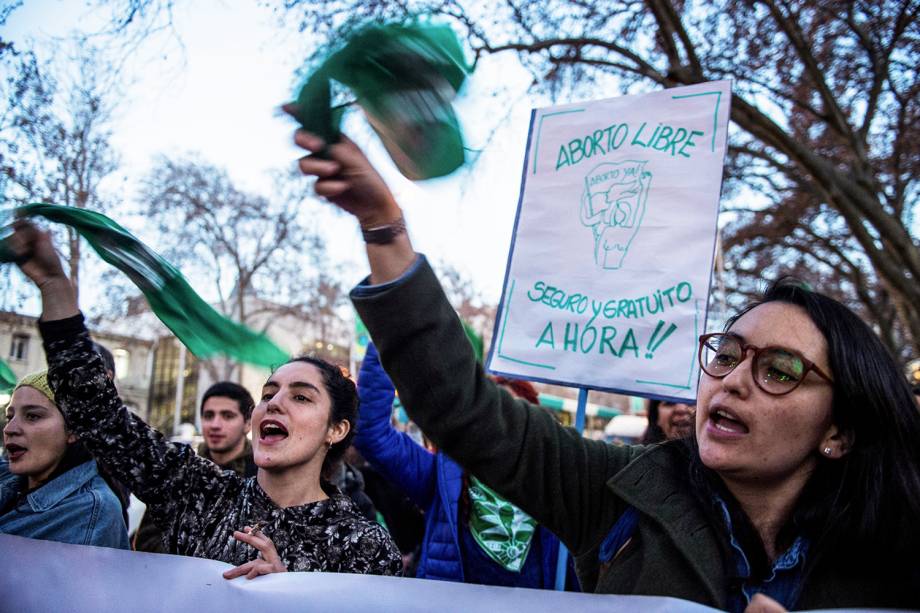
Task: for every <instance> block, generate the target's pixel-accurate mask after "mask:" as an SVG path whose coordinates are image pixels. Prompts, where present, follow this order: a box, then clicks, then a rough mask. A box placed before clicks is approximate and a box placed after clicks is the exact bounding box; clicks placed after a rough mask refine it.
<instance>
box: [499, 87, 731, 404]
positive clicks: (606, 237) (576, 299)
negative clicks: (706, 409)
mask: <svg viewBox="0 0 920 613" xmlns="http://www.w3.org/2000/svg"><path fill="white" fill-rule="evenodd" d="M730 106H731V88H730V82H729V81H716V82H712V83H702V84H699V85H692V86H690V87H681V88H675V89H668V90H664V91H658V92H653V93H650V94H644V95H637V96H625V97H620V98H612V99H608V100H600V101H595V102H589V103H584V104H567V105H563V106H555V107H547V108H543V109H535V110H534V111H533V113H532V115H531V123H530V134H529V137H528V143H527V154H526V157H525V162H524V171H523V178H522V184H521V196H520V200H519V203H518V212H517V218H516V220H515V226H514V236H513V239H512V244H511V251H510V254H509V258H508V267H507V270H506V273H505V284H504V289H503V292H502V300H501V304H500V307H499V311H498V316H497V318H496V326H495V333H494V337H493V342H492V349H491V351H490V355H489V369H490V370H491V371H493V372H496V373H501V374H506V375H511V376H516V377H523V378H527V379H532V380H538V381H546V382H550V383H562V384H568V385H575V386H580V387H586V388H592V389H604V390H610V391H618V392H623V393H629V394H636V395H642V396H649V397H659V398H670V399H674V400H694V399H695V398H696V386H697V381H698V378H699V376H698V366H697V363H696V351H697V338H698V337H699V335H700V334H702V333H703V331H704V326H705V321H706V307H707V303H708V297H709V282H710V276H711V271H712V265H713V254H714V248H715V239H716V229H717V226H716V222H717V217H718V209H719V193H720V188H721V179H722V165H723V161H724V156H725V149H726V133H727V128H728V118H729V110H730Z"/></svg>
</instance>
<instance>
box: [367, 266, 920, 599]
mask: <svg viewBox="0 0 920 613" xmlns="http://www.w3.org/2000/svg"><path fill="white" fill-rule="evenodd" d="M352 301H353V302H354V304H355V307H356V309H357V310H358V313H359V315H360V316H361V319H362V321H364V323H365V324H366V325H367V328H368V330H369V331H370V333H371V336H372V337H373V339H374V342H375V343H376V345H377V347H378V349H379V351H380V355H381V361H382V363H383V366H384V368H385V369H386V371H387V372H388V373H389V375H390V376H391V377H392V379H393V381H394V383H395V384H396V389H397V390H399V395H400V399H401V400H402V402H403V405H404V406H405V408H406V411H407V412H408V413H409V415H410V416H411V417H412V419H413V420H414V421H415V422H416V423H417V424H418V425H419V426H420V427H421V428H422V430H423V431H424V432H425V433H426V434H427V435H428V436H429V437H430V438H431V439H432V440H433V441H434V442H435V443H436V444H437V445H438V447H439V448H440V449H441V450H443V451H444V453H446V454H448V455H449V456H450V457H452V458H454V459H455V460H457V461H458V462H459V463H460V464H462V465H463V466H464V467H465V468H467V469H468V470H469V471H470V472H472V473H473V474H475V475H476V476H478V477H479V478H480V479H482V480H483V481H484V482H485V483H486V484H487V485H489V486H490V487H492V488H493V489H495V490H496V491H497V492H499V493H500V494H502V495H503V496H505V497H506V498H507V499H508V500H510V501H511V502H513V503H514V504H516V505H518V506H519V507H520V508H522V509H524V510H525V511H527V512H528V513H529V514H531V515H532V516H533V517H534V518H535V519H536V520H537V521H538V522H539V523H541V524H543V525H544V526H546V527H548V528H549V529H550V530H552V531H553V532H555V533H556V534H557V535H558V536H559V538H560V539H561V540H562V542H563V543H565V545H566V546H567V547H568V548H569V550H570V551H571V552H572V553H573V555H574V556H575V559H576V567H577V570H578V575H579V580H580V581H581V585H582V587H583V588H584V590H585V591H592V590H593V591H595V592H598V593H614V594H643V595H658V596H672V597H676V598H683V599H687V600H691V601H695V602H699V603H702V604H706V605H709V606H715V607H719V608H725V606H726V602H727V596H728V589H729V586H728V579H727V577H726V572H725V568H726V559H727V555H728V554H727V551H728V548H727V539H728V535H727V533H726V532H727V531H726V528H725V526H724V525H723V524H721V522H717V521H714V520H713V519H712V515H711V514H707V513H705V511H704V509H703V508H702V507H701V505H700V504H699V503H698V502H697V498H696V497H695V496H694V495H693V493H692V492H691V490H690V487H689V485H688V479H687V475H688V470H689V467H688V462H689V460H688V457H687V455H686V452H685V451H683V446H681V445H679V444H665V445H660V446H655V447H641V446H625V447H624V446H615V445H611V444H608V443H605V442H602V441H594V440H588V439H585V438H583V437H582V436H580V435H579V434H578V432H577V431H575V430H574V429H572V428H564V427H562V426H561V425H559V424H558V423H557V422H556V420H555V419H554V418H553V417H552V416H551V415H549V414H548V413H547V412H545V411H543V410H540V409H536V408H534V407H533V406H532V405H530V404H528V403H527V402H526V401H523V400H520V399H516V398H513V397H512V396H511V395H510V394H509V393H507V392H506V391H504V390H503V389H502V388H500V387H498V386H496V385H495V384H493V383H492V382H491V381H490V380H489V379H488V378H487V377H486V375H485V373H484V372H483V370H482V367H481V366H480V365H478V364H477V362H476V360H475V358H474V356H473V353H472V351H471V349H470V343H469V341H467V340H466V337H465V335H464V332H463V328H462V327H461V324H460V321H459V319H458V318H457V315H456V314H455V312H454V310H453V309H452V308H451V306H450V305H449V303H448V302H447V299H446V298H445V296H444V293H443V291H442V289H441V287H440V285H439V283H438V281H437V279H436V277H435V276H434V273H433V272H432V271H431V268H430V267H429V266H428V264H427V262H425V261H424V260H423V261H421V262H420V263H419V266H418V268H417V269H416V270H415V271H414V272H412V273H411V274H410V275H408V276H406V277H405V278H404V279H402V280H400V281H398V282H396V283H392V284H388V285H387V286H385V288H380V290H378V291H375V292H373V293H368V292H367V291H366V288H365V287H363V286H359V287H358V288H356V289H355V290H354V291H353V292H352ZM628 505H632V506H634V507H635V508H636V509H637V510H638V511H639V514H640V515H639V523H638V527H637V529H636V532H635V534H634V535H633V538H632V541H631V542H630V543H629V544H627V545H626V547H625V548H624V549H623V551H622V552H621V553H620V554H619V555H617V556H616V557H615V558H614V559H613V561H611V562H610V563H608V564H605V565H603V566H601V565H600V563H599V561H598V550H599V547H600V544H601V542H602V541H603V539H604V537H605V536H606V535H607V533H608V532H609V531H610V529H611V527H612V526H613V524H614V523H615V522H616V520H617V518H618V517H619V516H620V514H621V513H622V512H623V511H624V510H625V509H626V508H627V506H628ZM820 549H821V548H820V547H818V546H815V547H813V548H812V553H809V554H808V556H807V558H806V568H805V578H804V586H803V589H802V593H801V596H800V599H799V603H798V606H799V607H800V608H830V607H841V606H876V607H878V606H892V607H893V606H900V607H916V606H917V605H918V597H917V596H916V594H910V593H908V592H909V590H910V586H906V585H903V582H896V581H893V580H888V579H886V578H885V577H884V576H882V577H879V576H878V573H874V572H871V570H872V569H868V568H856V567H854V565H853V564H852V563H849V564H846V563H839V564H838V563H837V561H836V560H830V559H827V556H825V557H821V556H820V555H815V554H816V553H818V552H819V551H820Z"/></svg>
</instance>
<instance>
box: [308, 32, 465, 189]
mask: <svg viewBox="0 0 920 613" xmlns="http://www.w3.org/2000/svg"><path fill="white" fill-rule="evenodd" d="M470 71H471V67H470V66H469V65H468V64H467V63H466V60H465V59H464V57H463V50H462V48H461V46H460V42H459V41H458V39H457V35H456V34H455V33H454V31H453V30H451V28H450V27H449V26H447V25H433V24H421V23H411V24H389V25H372V26H367V27H365V28H362V29H360V30H358V31H357V32H355V33H354V34H353V35H351V36H348V37H347V40H346V42H345V44H344V46H343V47H341V48H340V49H339V50H337V51H335V52H333V53H331V54H330V55H329V56H328V57H327V58H326V60H325V61H324V62H323V63H322V64H321V65H320V67H319V68H318V69H317V70H315V71H314V72H313V74H311V75H310V77H309V78H308V79H307V81H306V83H305V84H304V86H303V87H302V88H301V90H300V94H299V95H298V97H297V100H296V102H295V109H294V116H295V117H296V118H297V121H299V122H300V124H301V125H302V126H303V127H304V128H305V129H306V130H308V131H309V132H313V133H314V134H317V135H318V136H320V137H322V138H323V140H325V141H326V142H327V143H336V142H338V141H339V140H341V132H340V127H339V126H340V124H341V120H342V115H343V111H344V107H342V106H338V107H333V106H332V83H331V81H332V80H335V81H337V82H339V83H341V84H342V85H345V86H346V87H348V88H349V89H350V90H351V91H352V93H353V94H354V95H355V97H356V98H357V103H358V105H360V106H361V107H362V108H363V109H364V112H365V113H366V114H367V117H368V120H369V121H370V124H371V127H373V128H374V131H375V132H377V134H378V136H380V138H381V140H382V141H383V144H384V146H385V147H386V150H387V152H388V153H389V154H390V157H391V158H393V161H394V162H395V164H396V166H397V168H399V171H400V172H401V173H402V174H403V175H405V176H406V177H407V178H409V179H412V180H417V179H431V178H434V177H441V176H444V175H447V174H450V173H452V172H453V171H455V170H456V169H457V168H459V167H460V166H461V165H462V164H463V161H464V155H463V136H462V133H461V131H460V126H459V123H458V121H457V117H456V115H455V113H454V109H453V107H452V106H451V102H452V101H453V99H454V98H455V97H456V95H457V92H458V91H459V90H460V88H461V86H462V85H463V82H464V81H465V80H466V77H467V75H468V74H469V73H470Z"/></svg>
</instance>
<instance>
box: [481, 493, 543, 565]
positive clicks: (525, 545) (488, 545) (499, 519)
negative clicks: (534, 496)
mask: <svg viewBox="0 0 920 613" xmlns="http://www.w3.org/2000/svg"><path fill="white" fill-rule="evenodd" d="M468 491H469V494H470V505H471V509H470V532H472V534H473V538H474V539H475V540H476V542H477V543H478V544H479V546H480V547H481V548H482V550H483V551H484V552H485V554H486V555H487V556H489V557H490V558H491V559H492V560H494V561H495V562H496V563H497V564H499V565H500V566H502V568H505V569H506V570H510V571H511V572H515V573H518V572H521V567H522V566H524V560H526V559H527V553H528V552H529V551H530V543H531V541H532V540H533V533H534V530H535V529H536V527H537V522H536V521H534V519H533V518H532V517H531V516H530V515H528V514H527V513H525V512H524V511H522V510H520V509H519V508H517V507H516V506H514V505H513V504H511V503H510V502H508V501H507V500H505V499H504V498H502V497H501V496H499V495H498V494H496V493H495V492H493V491H492V490H491V489H489V487H488V486H486V485H485V484H484V483H482V482H481V481H480V480H479V479H477V478H476V477H474V476H472V475H470V487H469V490H468Z"/></svg>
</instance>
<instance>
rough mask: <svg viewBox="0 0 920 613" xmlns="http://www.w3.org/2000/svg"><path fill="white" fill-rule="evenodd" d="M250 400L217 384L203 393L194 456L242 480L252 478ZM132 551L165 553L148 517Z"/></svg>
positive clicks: (232, 385)
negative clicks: (199, 433)
mask: <svg viewBox="0 0 920 613" xmlns="http://www.w3.org/2000/svg"><path fill="white" fill-rule="evenodd" d="M254 406H255V403H254V402H253V399H252V396H251V395H250V393H249V392H247V391H246V388H244V387H243V386H242V385H237V384H236V383H232V382H230V381H219V382H217V383H215V384H214V385H212V386H211V387H209V388H208V389H207V391H205V393H204V396H203V397H202V399H201V430H202V434H203V436H204V442H203V443H202V444H201V445H200V446H199V447H198V455H200V456H201V457H203V458H207V459H209V460H211V461H212V462H214V463H215V464H217V465H218V466H220V467H221V468H223V469H225V470H232V471H234V472H236V473H238V474H240V475H242V476H244V477H252V476H255V474H256V470H257V467H256V464H255V462H254V461H253V459H252V444H251V443H250V442H249V439H248V438H246V435H247V434H249V430H250V428H251V427H252V421H251V418H252V409H253V407H254ZM133 547H134V549H135V550H136V551H148V552H151V553H167V550H166V546H165V544H164V543H163V533H162V532H161V531H160V528H159V527H158V526H157V525H156V524H154V523H153V521H151V520H150V519H149V518H148V517H144V519H143V520H141V524H140V526H138V528H137V533H136V535H135V537H134V542H133Z"/></svg>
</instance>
